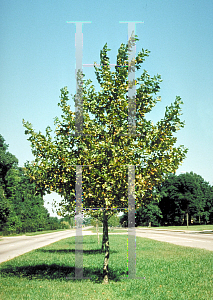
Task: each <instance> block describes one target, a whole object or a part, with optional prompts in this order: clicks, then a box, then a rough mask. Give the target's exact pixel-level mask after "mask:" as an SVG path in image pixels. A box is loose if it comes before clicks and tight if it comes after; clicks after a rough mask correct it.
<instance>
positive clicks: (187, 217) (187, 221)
mask: <svg viewBox="0 0 213 300" xmlns="http://www.w3.org/2000/svg"><path fill="white" fill-rule="evenodd" d="M186 223H187V228H188V227H189V208H188V205H187V213H186Z"/></svg>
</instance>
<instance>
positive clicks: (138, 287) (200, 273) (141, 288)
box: [0, 235, 213, 300]
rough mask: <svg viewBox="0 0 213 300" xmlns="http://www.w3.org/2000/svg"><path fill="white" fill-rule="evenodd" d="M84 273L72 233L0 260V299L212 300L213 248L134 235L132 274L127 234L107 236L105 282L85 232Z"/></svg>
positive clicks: (92, 241) (94, 239)
mask: <svg viewBox="0 0 213 300" xmlns="http://www.w3.org/2000/svg"><path fill="white" fill-rule="evenodd" d="M83 239H84V243H83V247H84V252H83V259H84V260H83V263H84V276H85V277H90V278H91V279H90V280H79V281H78V280H71V279H69V278H70V277H74V276H75V237H71V238H67V239H63V240H61V241H59V242H56V243H53V244H51V245H48V246H46V247H43V248H40V249H37V250H34V251H31V252H29V253H26V254H24V255H21V256H19V257H17V258H14V259H12V260H10V261H7V262H4V263H2V264H0V272H1V275H0V299H2V300H5V299H7V300H10V299H30V300H31V299H33V300H37V299H38V300H49V299H51V300H56V299H57V300H60V299H74V300H75V299H82V300H84V299H85V300H88V299H96V300H97V299H103V300H114V299H116V300H117V299H118V300H120V299H123V300H124V299H125V300H126V299H134V300H136V299H137V300H141V299H144V300H152V299H153V300H154V299H155V300H157V299H159V300H162V299H163V300H164V299H175V300H177V299H178V300H181V299H184V300H185V299H193V300H201V299H205V300H210V299H213V273H212V269H213V259H212V258H213V253H212V252H211V251H207V250H203V249H194V248H189V247H182V246H176V245H172V244H169V243H164V242H158V241H154V240H150V239H146V238H140V237H137V250H136V255H137V265H136V276H137V277H142V278H143V277H145V279H120V277H123V276H126V274H127V273H126V270H127V236H126V235H110V237H109V239H110V259H109V278H110V282H109V284H108V285H103V284H102V266H103V258H104V255H103V253H101V251H100V246H98V242H97V236H95V235H94V236H84V238H83Z"/></svg>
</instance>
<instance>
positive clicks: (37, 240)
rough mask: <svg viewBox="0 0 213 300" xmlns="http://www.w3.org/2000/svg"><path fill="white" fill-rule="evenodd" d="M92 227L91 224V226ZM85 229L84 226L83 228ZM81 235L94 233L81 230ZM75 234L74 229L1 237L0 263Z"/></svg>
mask: <svg viewBox="0 0 213 300" xmlns="http://www.w3.org/2000/svg"><path fill="white" fill-rule="evenodd" d="M91 227H92V226H91ZM85 229H86V228H85ZM82 232H83V235H88V234H89V235H90V234H95V233H92V232H89V231H84V230H83V231H82ZM75 235H76V230H75V229H70V230H64V231H58V232H53V233H46V234H40V235H34V236H25V235H21V236H14V237H3V238H1V239H2V240H1V241H0V263H2V262H4V261H7V260H10V259H12V258H14V257H17V256H19V255H22V254H24V253H27V252H29V251H32V250H35V249H38V248H40V247H44V246H46V245H49V244H52V243H55V242H57V241H59V240H62V239H65V238H69V237H72V236H75Z"/></svg>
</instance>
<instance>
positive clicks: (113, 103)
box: [23, 36, 187, 283]
mask: <svg viewBox="0 0 213 300" xmlns="http://www.w3.org/2000/svg"><path fill="white" fill-rule="evenodd" d="M137 40H138V39H137V37H136V36H135V37H134V36H132V37H131V39H130V40H129V42H128V44H127V45H124V44H121V46H120V48H119V49H118V55H117V66H116V67H115V71H111V70H110V66H109V57H108V55H107V52H108V51H109V50H110V49H108V48H107V44H105V45H104V47H103V50H101V52H100V67H98V66H97V65H96V63H95V64H94V68H95V74H96V78H97V81H98V83H99V85H100V91H98V92H96V90H95V87H94V85H93V84H92V81H91V80H84V79H83V77H84V74H80V73H78V80H79V82H80V84H79V85H81V96H82V99H83V108H82V111H81V107H80V110H79V111H80V113H81V112H83V117H84V126H83V134H85V135H84V136H81V135H78V134H76V135H75V134H74V132H75V118H74V117H76V120H78V117H79V115H80V113H79V112H78V111H77V112H76V113H74V112H72V111H71V109H70V106H69V104H68V101H69V97H68V91H67V88H64V89H61V100H60V102H59V104H58V105H59V106H60V107H61V109H62V119H61V120H59V118H57V117H56V118H55V126H56V129H55V132H54V134H53V132H52V129H51V128H50V127H49V126H48V127H47V128H46V134H45V135H44V134H42V133H41V132H38V133H36V132H35V130H34V129H33V126H32V124H31V123H29V122H25V121H24V120H23V125H24V127H25V129H26V130H25V134H27V135H29V138H28V140H29V141H30V143H31V147H32V153H33V155H34V156H35V160H34V161H33V162H31V163H30V162H27V163H26V165H25V166H26V169H27V172H28V174H29V176H31V178H32V180H33V181H35V182H36V185H37V191H38V193H41V194H44V193H45V192H47V193H50V192H51V191H55V192H57V193H58V194H60V195H61V196H63V200H62V202H61V210H62V213H64V214H65V213H66V212H73V211H74V209H75V205H76V203H75V178H76V175H77V176H78V175H79V174H80V175H81V171H78V172H79V173H76V167H75V165H84V167H83V168H82V178H83V205H84V207H86V208H96V209H97V208H100V207H102V208H103V239H104V244H105V257H104V266H103V276H104V283H108V261H109V238H108V219H109V217H110V216H111V215H112V214H113V213H112V212H111V211H112V210H111V208H113V209H114V208H118V207H119V208H124V207H127V206H128V180H127V178H128V173H127V170H128V165H139V166H137V168H136V171H135V177H136V191H135V203H136V206H137V207H139V206H140V205H141V204H142V203H143V202H146V203H149V202H150V201H151V200H152V199H153V195H152V193H153V187H154V186H156V185H158V184H159V183H160V182H161V181H162V180H164V178H165V175H166V174H168V173H171V172H175V170H176V169H177V168H178V166H179V164H180V163H181V162H182V161H183V159H184V158H185V155H186V153H187V149H186V148H184V146H183V145H181V146H179V147H175V143H176V141H177V138H176V137H174V136H173V135H174V134H175V133H176V132H177V131H178V130H179V129H180V128H181V127H184V122H182V121H181V120H180V111H181V108H180V106H181V104H182V101H181V98H180V97H176V99H175V101H174V103H173V104H171V105H170V106H169V107H166V112H165V116H164V118H163V119H161V120H160V121H158V122H157V123H156V124H155V125H154V124H153V122H151V120H147V119H146V117H145V115H146V114H147V113H149V112H150V111H151V110H152V108H153V107H154V106H155V104H156V103H157V101H160V97H157V98H154V96H155V95H156V94H157V93H158V92H159V90H160V86H159V84H160V82H161V81H162V80H161V77H160V75H156V76H154V77H150V75H149V74H148V72H147V71H146V70H144V71H143V72H142V74H141V76H140V77H138V78H137V79H136V80H134V81H132V82H131V81H128V72H131V71H132V70H136V69H137V70H139V69H140V68H141V64H142V63H143V62H144V60H145V57H147V56H148V55H149V51H148V50H144V49H142V51H141V52H139V53H138V54H137V56H136V58H135V59H133V60H132V61H131V62H128V53H129V51H131V47H133V46H135V41H137ZM134 86H136V87H138V88H137V89H136V98H135V100H136V107H135V106H134V105H133V106H132V107H129V108H128V102H129V103H130V101H129V100H130V99H129V97H128V90H131V89H132V88H133V87H134ZM77 97H78V94H76V95H75V97H73V99H74V101H75V102H76V106H77V107H78V108H79V101H78V100H77ZM130 108H131V109H132V110H133V111H134V112H135V120H136V125H137V126H136V128H135V127H134V125H133V121H132V119H134V116H133V115H132V114H131V113H129V111H130ZM132 110H131V112H132ZM89 113H91V115H92V117H93V118H90V116H89ZM128 113H129V116H128ZM128 117H129V118H128ZM128 121H129V125H128ZM134 128H135V133H136V135H133V134H129V133H131V132H132V131H131V130H132V129H134ZM122 134H123V135H122ZM86 165H88V166H86ZM80 175H79V176H80ZM91 216H92V211H91Z"/></svg>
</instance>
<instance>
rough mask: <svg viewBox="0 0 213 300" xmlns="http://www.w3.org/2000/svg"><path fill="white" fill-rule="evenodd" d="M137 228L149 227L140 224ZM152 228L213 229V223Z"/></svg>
mask: <svg viewBox="0 0 213 300" xmlns="http://www.w3.org/2000/svg"><path fill="white" fill-rule="evenodd" d="M136 228H147V227H142V226H138V227H136ZM151 229H172V230H189V231H203V230H213V225H190V226H189V227H188V228H187V226H160V227H151Z"/></svg>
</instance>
